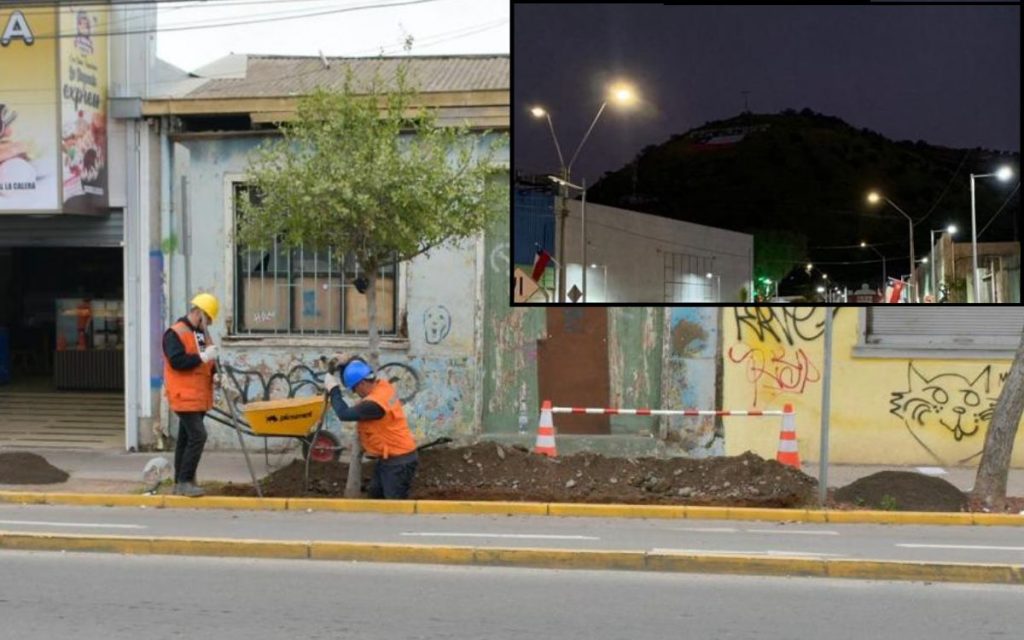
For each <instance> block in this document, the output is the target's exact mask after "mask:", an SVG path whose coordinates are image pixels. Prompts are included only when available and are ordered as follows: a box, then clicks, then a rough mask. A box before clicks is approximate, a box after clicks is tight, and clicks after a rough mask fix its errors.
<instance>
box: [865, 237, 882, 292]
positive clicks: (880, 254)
mask: <svg viewBox="0 0 1024 640" xmlns="http://www.w3.org/2000/svg"><path fill="white" fill-rule="evenodd" d="M860 247H861V249H871V250H872V251H874V252H875V253H877V254H878V255H879V257H880V258H882V292H883V293H885V285H886V284H888V282H889V278H888V276H887V274H886V271H885V254H883V253H882V252H881V251H879V250H878V249H876V248H875V245H873V244H868V243H866V242H861V243H860Z"/></svg>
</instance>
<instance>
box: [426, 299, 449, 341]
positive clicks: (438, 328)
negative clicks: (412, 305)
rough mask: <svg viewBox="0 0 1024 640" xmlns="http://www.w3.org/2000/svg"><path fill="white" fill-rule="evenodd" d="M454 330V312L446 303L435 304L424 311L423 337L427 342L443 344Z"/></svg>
mask: <svg viewBox="0 0 1024 640" xmlns="http://www.w3.org/2000/svg"><path fill="white" fill-rule="evenodd" d="M451 330H452V314H451V312H449V311H448V308H447V307H445V306H444V305H434V306H433V307H430V308H429V309H427V310H426V311H424V312H423V339H424V340H426V341H427V344H441V342H442V341H443V340H444V339H445V338H447V337H448V333H449V332H450V331H451Z"/></svg>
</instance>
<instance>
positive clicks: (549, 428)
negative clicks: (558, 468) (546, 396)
mask: <svg viewBox="0 0 1024 640" xmlns="http://www.w3.org/2000/svg"><path fill="white" fill-rule="evenodd" d="M533 452H534V453H539V454H541V455H545V456H551V457H552V458H557V457H558V451H557V450H556V449H555V423H554V419H553V418H552V416H551V401H550V400H545V401H544V404H543V405H542V406H541V408H540V424H539V425H538V426H537V446H535V447H534V448H533Z"/></svg>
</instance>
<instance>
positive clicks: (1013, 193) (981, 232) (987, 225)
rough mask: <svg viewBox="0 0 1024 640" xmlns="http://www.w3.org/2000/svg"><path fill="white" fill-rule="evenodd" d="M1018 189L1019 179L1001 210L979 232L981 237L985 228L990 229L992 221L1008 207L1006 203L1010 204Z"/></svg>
mask: <svg viewBox="0 0 1024 640" xmlns="http://www.w3.org/2000/svg"><path fill="white" fill-rule="evenodd" d="M1018 189H1020V181H1018V182H1017V184H1016V186H1014V187H1013V191H1011V192H1010V195H1008V196H1006V200H1004V201H1003V205H1002V206H1001V207H999V210H998V211H996V212H995V214H994V215H993V216H992V217H991V218H990V219H989V221H988V223H987V224H986V225H985V226H984V227H982V229H981V231H979V232H978V237H979V238H980V237H981V234H983V233H985V229H988V228H989V226H991V225H992V223H993V222H995V221H996V218H998V217H999V214H1001V213H1002V212H1003V211H1004V210H1005V209H1006V205H1008V204H1009V203H1010V200H1011V199H1012V198H1013V196H1015V195H1016V194H1017V190H1018Z"/></svg>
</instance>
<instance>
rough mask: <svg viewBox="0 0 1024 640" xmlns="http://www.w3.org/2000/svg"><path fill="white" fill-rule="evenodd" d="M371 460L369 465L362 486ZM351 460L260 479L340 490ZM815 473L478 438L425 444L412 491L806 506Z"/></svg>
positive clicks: (235, 489) (314, 491)
mask: <svg viewBox="0 0 1024 640" xmlns="http://www.w3.org/2000/svg"><path fill="white" fill-rule="evenodd" d="M372 468H373V465H372V464H366V465H364V468H363V472H364V473H363V479H364V482H363V489H364V491H365V489H366V486H367V485H368V482H369V472H370V470H371V469H372ZM347 474H348V464H347V463H344V462H337V463H320V464H317V463H312V464H311V465H310V486H309V491H306V492H304V491H303V462H301V461H294V462H292V463H291V464H289V465H288V466H286V467H284V468H282V469H279V470H278V471H275V472H274V473H272V474H270V475H269V476H267V477H265V478H264V479H263V480H262V481H261V484H262V489H263V492H264V495H266V496H275V497H286V496H315V497H340V496H341V495H342V494H343V492H344V488H345V478H346V477H347ZM816 487H817V480H815V479H814V478H812V477H810V476H808V475H806V474H804V473H803V472H801V471H799V470H797V469H794V468H792V467H787V466H784V465H781V464H779V463H778V462H776V461H775V460H765V459H763V458H761V457H760V456H757V455H755V454H753V453H750V452H747V453H745V454H743V455H740V456H733V457H720V458H706V459H689V458H669V459H658V458H610V457H606V456H603V455H600V454H596V453H578V454H574V455H570V456H563V457H559V458H548V457H546V456H540V455H536V454H533V453H531V452H529V451H527V450H526V449H522V448H519V447H508V446H502V445H498V444H495V443H478V444H474V445H471V446H466V447H437V448H433V449H427V450H424V451H422V452H420V464H419V469H418V471H417V474H416V480H415V481H414V483H413V488H412V493H411V495H410V498H413V499H437V500H512V501H524V502H591V503H628V504H692V505H720V506H737V507H802V506H807V505H810V504H812V503H813V502H814V499H815V491H816ZM220 493H223V494H226V495H255V491H254V490H253V488H252V487H251V486H248V485H226V486H224V487H222V489H221V491H220Z"/></svg>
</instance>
